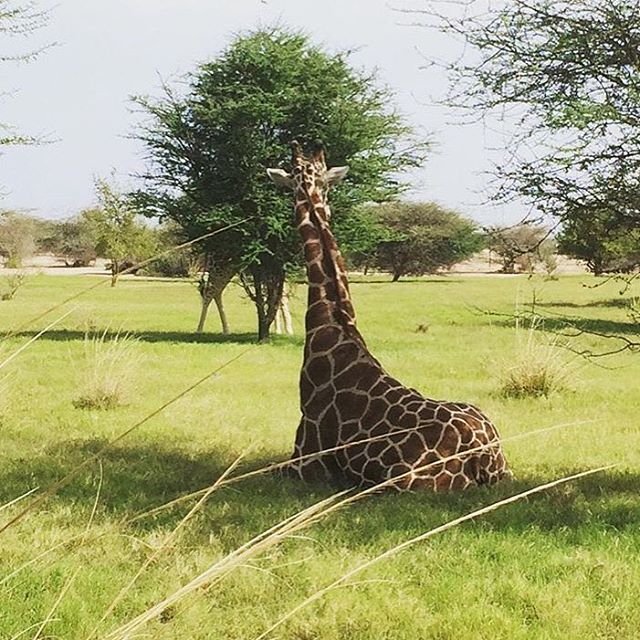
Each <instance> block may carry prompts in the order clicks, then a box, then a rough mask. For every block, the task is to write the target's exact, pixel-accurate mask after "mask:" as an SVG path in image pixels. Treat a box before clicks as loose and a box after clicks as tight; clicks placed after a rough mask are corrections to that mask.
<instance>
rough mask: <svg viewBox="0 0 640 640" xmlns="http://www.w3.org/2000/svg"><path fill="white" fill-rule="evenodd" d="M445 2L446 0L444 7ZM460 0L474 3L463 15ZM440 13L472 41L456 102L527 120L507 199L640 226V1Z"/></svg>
mask: <svg viewBox="0 0 640 640" xmlns="http://www.w3.org/2000/svg"><path fill="white" fill-rule="evenodd" d="M437 4H438V3H437V2H436V5H437ZM451 4H454V5H455V4H457V5H459V6H458V8H460V6H462V7H463V9H464V10H463V11H462V10H461V11H452V9H451ZM441 7H442V11H438V9H437V6H436V12H435V13H434V11H433V10H432V9H429V10H426V11H425V12H423V13H428V14H429V15H430V16H431V18H433V17H434V16H435V18H436V22H437V26H438V27H440V28H442V29H444V30H445V31H448V32H449V33H453V34H455V35H456V36H458V37H459V38H461V39H462V40H463V41H464V42H465V43H466V45H467V46H466V47H465V54H464V55H463V56H462V57H461V58H460V59H458V60H456V61H455V62H453V63H452V64H451V65H450V66H449V67H448V69H449V73H450V79H451V87H452V89H451V94H450V96H449V100H448V103H449V104H451V105H455V106H456V107H462V108H463V109H466V112H467V113H468V114H471V115H472V117H474V118H478V117H485V116H487V115H489V114H492V115H497V116H498V117H503V115H504V114H507V116H508V117H509V119H510V121H511V122H514V123H515V125H516V126H515V127H514V130H515V131H516V133H515V134H514V136H513V137H514V139H513V140H511V141H510V143H509V157H510V158H512V160H511V161H510V162H508V163H507V164H506V165H505V166H501V167H497V171H496V179H497V181H496V194H495V195H496V197H497V198H499V199H504V200H508V199H510V198H512V197H514V196H521V197H524V198H525V199H526V200H528V201H529V202H531V203H532V204H533V205H534V206H535V207H536V208H537V209H538V210H540V211H542V212H543V213H546V214H549V215H552V216H555V217H556V218H558V219H559V220H560V221H563V222H566V223H568V224H571V223H574V222H575V221H579V224H580V226H581V228H582V229H583V230H587V228H588V227H589V226H592V229H591V231H590V235H591V236H592V237H593V236H594V235H595V234H596V232H597V228H598V226H599V225H600V220H601V219H602V217H603V216H604V218H606V219H607V220H608V222H609V224H613V225H615V228H616V229H617V231H618V232H621V233H625V232H627V231H629V230H632V229H634V228H637V227H638V225H640V198H639V197H638V193H639V191H640V29H639V28H638V25H639V24H640V3H638V2H637V0H609V1H608V2H601V1H600V0H582V1H581V2H575V1H573V0H536V1H535V2H533V1H527V0H506V1H505V2H503V3H499V4H495V3H494V4H492V3H487V2H483V1H478V0H464V1H463V2H459V3H455V2H454V3H448V7H447V8H445V6H444V4H442V5H441Z"/></svg>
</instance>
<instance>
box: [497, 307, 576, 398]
mask: <svg viewBox="0 0 640 640" xmlns="http://www.w3.org/2000/svg"><path fill="white" fill-rule="evenodd" d="M542 329H543V321H542V320H541V319H540V318H533V319H532V320H531V321H530V323H529V326H528V327H527V328H524V327H523V326H522V322H521V320H520V319H519V318H518V319H517V320H516V350H515V354H514V356H513V358H512V359H511V360H510V361H509V362H508V363H506V364H505V365H503V372H502V376H501V381H500V391H501V393H502V395H504V396H506V397H510V398H525V397H541V396H549V395H551V394H552V393H557V392H560V391H564V390H566V389H567V388H569V380H570V378H572V377H573V376H574V375H575V358H574V359H571V358H569V357H568V355H567V353H568V352H567V351H566V350H565V349H563V348H562V346H561V345H559V344H558V338H557V336H555V337H554V338H549V337H548V336H547V337H546V338H545V337H541V330H542Z"/></svg>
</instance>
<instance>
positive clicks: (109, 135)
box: [0, 0, 525, 223]
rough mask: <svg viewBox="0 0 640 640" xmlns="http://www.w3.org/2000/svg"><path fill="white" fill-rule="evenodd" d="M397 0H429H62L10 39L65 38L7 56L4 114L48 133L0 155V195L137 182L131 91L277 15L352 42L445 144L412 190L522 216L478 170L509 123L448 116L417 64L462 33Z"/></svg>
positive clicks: (324, 37)
mask: <svg viewBox="0 0 640 640" xmlns="http://www.w3.org/2000/svg"><path fill="white" fill-rule="evenodd" d="M39 4H40V5H41V6H42V7H46V6H52V4H49V3H46V2H40V3H39ZM392 6H396V7H397V6H404V7H409V6H413V7H419V6H421V0H411V1H410V0H397V1H396V2H393V3H390V2H387V1H386V0H366V1H365V0H357V1H356V0H322V2H320V3H317V4H316V3H313V2H309V1H306V0H267V1H266V2H263V1H262V0H235V1H234V0H109V1H107V2H105V1H104V0H59V1H58V3H57V4H55V5H53V6H52V11H51V20H50V24H49V26H48V27H47V28H46V29H44V30H42V31H41V32H39V33H37V34H32V36H30V38H29V39H28V40H25V41H24V42H17V43H14V44H13V45H12V47H14V48H15V46H16V45H20V46H28V45H31V44H37V43H45V42H51V41H57V42H58V43H59V45H58V46H57V47H55V48H54V49H52V50H50V51H48V52H47V53H46V54H45V55H43V56H42V57H41V58H40V59H38V60H37V61H36V62H33V63H31V64H28V65H25V64H21V65H18V66H11V65H6V64H5V65H3V66H2V67H1V68H0V83H1V84H2V86H3V87H4V88H5V89H6V90H10V91H14V93H13V95H12V96H10V97H9V98H6V99H4V100H3V101H2V102H1V103H0V122H10V123H12V124H15V125H17V126H18V127H19V129H20V130H21V131H23V132H26V133H31V134H38V135H44V136H47V137H48V138H49V139H51V140H53V142H52V143H51V144H47V145H45V146H40V147H31V148H9V149H7V150H6V151H5V152H4V155H3V156H2V157H0V185H3V187H4V189H5V191H6V193H5V195H4V198H3V199H2V200H0V207H2V208H20V209H29V210H32V211H33V212H34V213H36V214H38V215H41V216H45V217H65V216H68V215H71V214H73V213H75V212H77V211H78V210H79V209H81V208H82V207H84V206H87V205H89V204H91V203H92V201H93V176H95V175H99V176H108V175H109V174H110V173H111V172H112V171H115V172H116V176H117V179H118V182H119V183H120V184H121V185H122V186H130V185H131V184H132V182H131V178H130V175H131V174H132V173H135V172H136V171H139V170H141V169H142V167H143V163H142V149H141V147H140V145H139V143H137V142H136V141H133V140H130V139H127V138H126V136H127V134H130V133H131V132H132V131H133V130H134V125H135V122H136V116H135V114H133V113H131V105H130V103H129V101H128V97H129V96H130V95H131V94H152V95H154V94H156V95H157V94H158V93H159V90H158V86H159V83H160V78H163V79H165V80H169V81H171V80H172V79H175V78H178V77H179V76H180V75H181V74H184V73H185V72H188V71H190V70H191V69H193V68H194V66H195V65H196V64H197V63H198V62H202V61H205V60H207V59H210V58H212V57H214V56H215V55H216V54H218V53H219V52H220V51H221V50H222V49H223V48H224V47H225V45H227V44H228V43H229V41H230V38H231V37H232V35H233V34H236V33H238V32H240V31H244V30H248V29H252V28H256V27H259V26H271V25H274V24H281V25H286V26H290V27H293V28H301V29H304V30H306V31H307V32H308V33H309V34H310V35H311V37H312V39H313V40H314V41H315V42H316V43H318V44H321V45H323V46H325V47H326V48H327V49H328V50H330V51H337V50H341V49H345V48H349V49H353V48H357V49H358V50H357V52H356V53H355V54H354V55H353V58H352V61H353V63H354V64H355V65H356V66H361V67H365V68H367V69H372V68H378V70H379V74H380V78H381V79H382V81H384V82H385V83H387V84H388V85H390V86H391V87H392V88H393V89H394V90H395V91H396V93H397V103H398V105H399V107H400V109H401V110H402V111H403V112H404V113H405V114H406V115H407V117H408V119H409V121H410V122H411V123H412V124H413V125H414V126H416V127H417V128H418V129H420V130H422V131H425V132H430V133H431V134H432V135H433V138H434V140H435V141H436V143H437V146H436V148H435V149H434V152H433V154H432V156H431V158H430V160H429V161H428V162H427V163H426V164H425V166H424V167H423V168H422V169H421V170H420V171H417V172H416V173H415V174H414V175H412V182H413V184H414V190H413V192H412V193H411V194H410V196H411V197H413V198H420V199H429V200H437V201H439V202H441V203H442V204H445V205H447V206H450V207H454V208H457V209H458V210H460V211H461V212H463V213H466V214H467V215H470V216H472V217H473V218H475V219H476V220H478V221H479V222H482V223H488V222H492V223H504V222H513V221H516V220H517V219H519V218H520V217H522V215H523V214H524V213H525V207H524V206H518V205H514V206H511V207H508V208H505V207H500V208H498V207H495V206H493V205H486V204H482V202H483V201H484V200H485V197H484V195H483V193H482V191H483V189H484V187H485V185H486V181H487V179H486V177H485V176H484V175H482V172H483V171H485V170H486V169H488V168H489V167H490V164H489V159H490V158H493V159H494V160H499V156H496V155H495V152H491V151H490V149H492V148H495V147H499V146H500V145H501V144H502V143H503V140H502V136H501V135H500V134H498V133H496V132H495V131H493V128H491V129H487V128H485V127H483V126H482V125H480V124H478V125H473V126H460V125H459V124H452V122H453V120H454V117H453V115H452V114H451V113H449V112H448V111H447V110H446V109H445V108H443V107H438V106H434V98H435V97H436V96H438V95H441V94H442V92H443V90H444V88H445V86H446V84H445V79H444V77H443V75H442V73H441V72H440V71H438V70H437V69H436V68H429V69H421V68H420V67H421V66H423V65H424V59H423V57H422V54H426V55H427V56H441V57H445V58H446V57H449V56H453V55H455V54H456V52H457V51H458V50H459V49H458V47H459V45H458V44H457V43H456V42H454V41H452V40H451V39H450V38H449V37H447V36H444V35H442V34H439V33H437V32H434V31H431V30H427V29H425V28H418V27H410V26H403V25H402V23H407V22H409V18H408V17H407V16H404V15H401V14H398V13H397V12H394V11H393V9H392ZM314 7H317V8H314Z"/></svg>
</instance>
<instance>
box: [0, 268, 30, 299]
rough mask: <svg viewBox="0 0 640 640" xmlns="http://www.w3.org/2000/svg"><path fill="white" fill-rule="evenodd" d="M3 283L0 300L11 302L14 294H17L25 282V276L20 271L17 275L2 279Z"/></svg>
mask: <svg viewBox="0 0 640 640" xmlns="http://www.w3.org/2000/svg"><path fill="white" fill-rule="evenodd" d="M3 281H4V282H5V283H6V286H3V287H2V289H0V300H13V298H14V297H15V295H16V293H18V289H20V287H22V286H23V285H24V284H25V282H26V281H27V274H26V273H22V272H20V271H19V272H18V273H12V274H10V275H8V276H7V277H6V278H3Z"/></svg>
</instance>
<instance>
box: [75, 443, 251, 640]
mask: <svg viewBox="0 0 640 640" xmlns="http://www.w3.org/2000/svg"><path fill="white" fill-rule="evenodd" d="M243 456H244V454H242V455H240V456H238V457H237V458H236V460H235V461H234V462H233V463H232V464H231V465H229V467H227V469H225V471H224V473H223V474H222V475H221V476H220V477H219V478H218V479H217V480H216V482H215V483H214V484H212V485H211V487H210V490H209V491H208V492H207V493H205V495H204V496H202V498H200V500H199V501H198V502H197V503H196V504H195V505H194V506H193V507H192V508H191V509H190V510H189V512H188V513H187V515H186V516H184V518H182V520H180V522H179V523H178V524H177V525H176V527H175V528H174V529H173V531H171V533H170V534H169V535H168V536H167V537H166V538H165V540H164V541H163V542H162V544H161V545H160V546H159V547H158V548H156V549H155V551H154V552H153V553H152V554H151V555H150V556H149V557H148V558H147V559H146V560H145V561H144V563H143V564H142V566H141V567H140V569H138V571H137V572H136V574H135V575H134V576H133V578H131V580H130V581H129V582H128V583H127V584H126V585H125V586H124V587H123V588H122V589H121V591H120V592H119V593H118V595H117V596H116V597H115V598H114V599H113V601H112V602H111V604H110V605H109V606H108V607H107V609H106V611H105V612H104V613H103V614H102V617H101V618H100V620H98V622H97V623H96V625H95V627H94V628H93V630H92V631H91V633H90V634H89V635H88V636H87V640H90V639H91V638H93V637H94V636H95V635H96V633H97V631H98V628H99V627H100V625H101V624H102V623H103V622H104V621H105V620H106V619H107V618H108V617H109V616H110V615H111V613H112V612H113V611H114V609H115V608H116V607H117V606H118V604H119V603H120V602H122V599H123V598H124V597H125V596H126V595H127V593H128V592H129V591H130V590H131V589H132V587H133V585H134V584H135V583H136V582H137V580H138V578H139V577H140V576H141V575H142V573H143V572H144V571H145V570H146V569H147V567H148V566H149V565H151V564H152V563H153V562H155V560H156V559H157V558H158V556H159V555H160V554H161V553H162V552H163V551H164V550H165V549H166V548H167V547H168V546H169V545H170V544H171V542H172V541H173V540H174V539H175V537H176V535H178V532H179V531H180V530H181V529H183V528H184V527H185V526H186V524H187V523H188V522H189V520H191V519H192V518H193V516H194V515H195V514H196V513H197V511H198V510H199V509H200V507H201V506H202V505H203V504H204V503H205V502H206V501H207V498H209V496H210V495H211V494H212V493H213V492H214V491H215V490H216V489H217V488H218V486H219V485H220V483H222V482H224V480H225V478H226V477H227V476H228V475H229V474H230V473H232V472H233V470H234V469H235V468H236V467H237V466H238V464H239V463H240V460H242V458H243Z"/></svg>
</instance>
